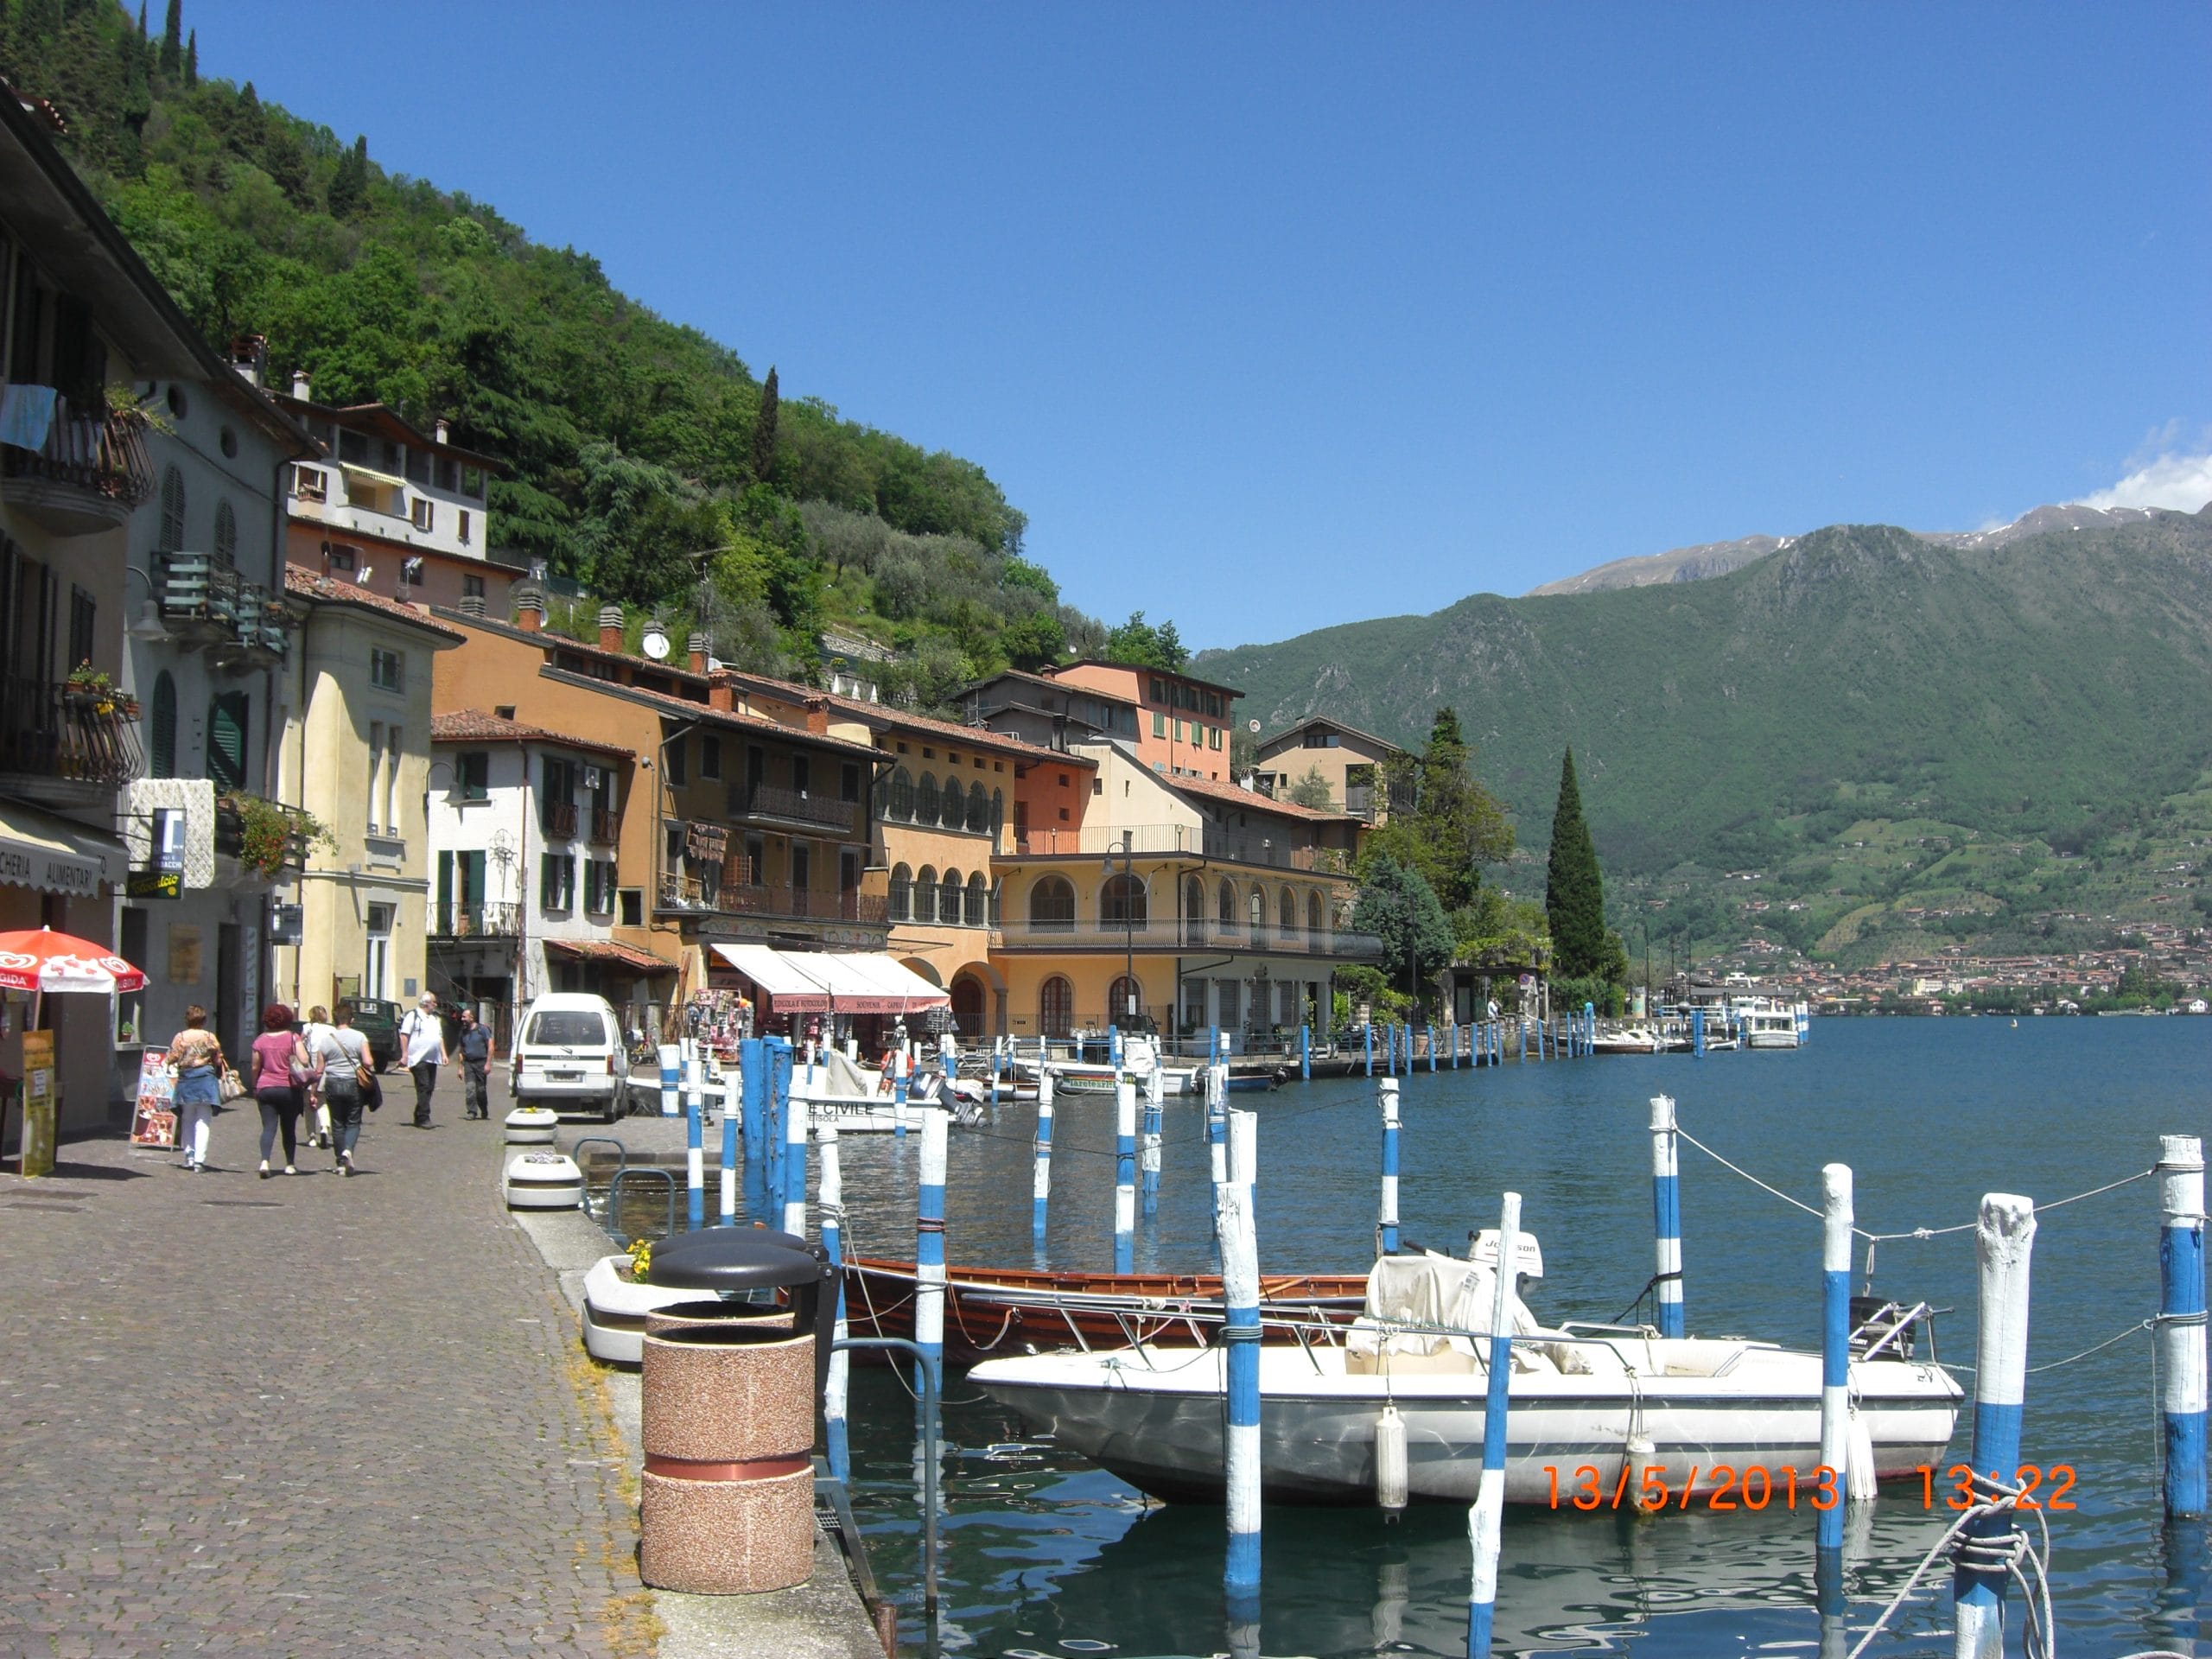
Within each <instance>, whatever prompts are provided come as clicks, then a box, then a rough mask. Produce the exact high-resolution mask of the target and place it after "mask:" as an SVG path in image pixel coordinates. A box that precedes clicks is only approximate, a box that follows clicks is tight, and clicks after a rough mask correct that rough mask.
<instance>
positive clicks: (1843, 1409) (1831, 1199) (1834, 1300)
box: [1814, 1164, 1856, 1556]
mask: <svg viewBox="0 0 2212 1659" xmlns="http://www.w3.org/2000/svg"><path fill="white" fill-rule="evenodd" d="M1855 1219H1856V1217H1855V1214H1854V1211H1853V1205H1852V1194H1851V1166H1850V1165H1848V1164H1824V1165H1822V1166H1821V1467H1822V1468H1824V1469H1827V1470H1829V1471H1833V1479H1834V1487H1833V1490H1834V1491H1835V1492H1836V1493H1837V1495H1838V1498H1839V1501H1838V1502H1837V1503H1833V1504H1831V1505H1829V1507H1828V1508H1827V1509H1825V1510H1815V1515H1816V1516H1817V1517H1818V1518H1817V1519H1816V1520H1815V1522H1814V1530H1815V1538H1814V1541H1815V1543H1816V1544H1817V1545H1818V1546H1819V1548H1821V1550H1822V1551H1823V1552H1826V1551H1828V1550H1834V1551H1835V1552H1837V1554H1839V1556H1840V1554H1841V1553H1842V1550H1843V1511H1844V1506H1843V1503H1841V1501H1840V1498H1841V1497H1842V1494H1843V1493H1844V1491H1845V1488H1846V1485H1847V1465H1848V1464H1849V1461H1850V1435H1851V1229H1852V1224H1853V1221H1854V1220H1855Z"/></svg>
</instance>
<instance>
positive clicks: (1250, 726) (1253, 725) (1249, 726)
mask: <svg viewBox="0 0 2212 1659" xmlns="http://www.w3.org/2000/svg"><path fill="white" fill-rule="evenodd" d="M1244 729H1245V730H1246V731H1248V732H1249V733H1251V734H1252V735H1253V736H1255V737H1257V736H1258V735H1259V734H1260V722H1259V721H1256V720H1248V721H1245V722H1244Z"/></svg>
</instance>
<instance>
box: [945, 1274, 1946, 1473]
mask: <svg viewBox="0 0 2212 1659" xmlns="http://www.w3.org/2000/svg"><path fill="white" fill-rule="evenodd" d="M1484 1241H1486V1242H1488V1248H1489V1250H1490V1253H1491V1259H1492V1261H1494V1260H1495V1256H1496V1249H1497V1247H1496V1243H1495V1241H1494V1238H1492V1237H1491V1236H1489V1235H1484ZM1522 1246H1523V1249H1522V1255H1521V1258H1520V1260H1521V1262H1522V1273H1523V1274H1528V1273H1529V1272H1530V1271H1531V1269H1530V1268H1529V1267H1528V1265H1527V1264H1528V1262H1529V1259H1530V1256H1531V1255H1533V1253H1534V1241H1533V1240H1530V1239H1528V1238H1526V1237H1525V1236H1524V1238H1523V1240H1522ZM1483 1250H1484V1242H1482V1241H1478V1244H1477V1247H1476V1257H1477V1259H1476V1260H1473V1261H1461V1260H1459V1259H1457V1258H1455V1257H1452V1256H1444V1255H1400V1256H1387V1257H1384V1258H1383V1260H1381V1261H1379V1262H1376V1264H1375V1268H1374V1270H1373V1272H1372V1273H1371V1274H1370V1276H1369V1279H1368V1293H1367V1306H1366V1310H1365V1313H1363V1316H1362V1317H1361V1318H1360V1319H1358V1320H1357V1321H1355V1322H1354V1323H1353V1324H1352V1325H1350V1326H1349V1327H1342V1328H1335V1329H1332V1328H1329V1327H1327V1326H1325V1325H1319V1324H1316V1325H1313V1327H1312V1328H1311V1329H1310V1330H1309V1331H1307V1332H1305V1333H1304V1334H1305V1336H1306V1340H1305V1341H1303V1342H1301V1343H1300V1344H1297V1345H1294V1346H1288V1347H1283V1346H1273V1345H1266V1344H1263V1345H1262V1347H1261V1350H1260V1397H1261V1413H1260V1423H1261V1457H1262V1473H1261V1480H1262V1489H1263V1490H1264V1491H1265V1492H1266V1493H1267V1495H1268V1497H1270V1498H1273V1499H1277V1500H1287V1501H1293V1502H1307V1503H1363V1502H1373V1501H1374V1500H1375V1495H1376V1452H1375V1448H1376V1430H1377V1425H1378V1423H1379V1422H1380V1421H1382V1419H1383V1412H1384V1408H1386V1407H1394V1408H1395V1410H1396V1412H1397V1414H1398V1415H1399V1416H1400V1417H1401V1418H1402V1420H1403V1423H1404V1433H1405V1440H1406V1452H1407V1469H1408V1491H1409V1494H1410V1496H1411V1497H1414V1498H1415V1499H1433V1500H1445V1501H1449V1502H1452V1503H1470V1502H1471V1501H1472V1500H1473V1498H1474V1496H1475V1488H1476V1483H1477V1479H1478V1476H1479V1474H1480V1472H1481V1467H1482V1441H1483V1419H1484V1393H1485V1390H1486V1389H1487V1388H1488V1382H1489V1379H1488V1376H1487V1371H1488V1363H1487V1362H1488V1351H1489V1336H1488V1327H1489V1309H1490V1304H1491V1283H1492V1278H1491V1275H1492V1271H1493V1269H1492V1267H1491V1264H1490V1263H1489V1262H1484V1261H1483V1260H1481V1259H1480V1258H1481V1256H1482V1254H1483ZM1533 1271H1534V1272H1535V1273H1536V1274H1541V1260H1540V1259H1539V1260H1538V1262H1537V1265H1536V1267H1535V1268H1534V1269H1533ZM1517 1276H1518V1275H1516V1277H1517ZM1511 1306H1512V1308H1513V1314H1512V1335H1513V1338H1514V1340H1513V1374H1512V1376H1511V1378H1510V1385H1509V1386H1510V1402H1511V1404H1510V1414H1509V1417H1508V1421H1507V1427H1506V1440H1507V1449H1506V1471H1505V1496H1506V1498H1507V1500H1508V1501H1509V1502H1511V1503H1538V1504H1553V1503H1560V1504H1564V1503H1571V1502H1572V1501H1573V1498H1574V1497H1576V1496H1577V1495H1579V1494H1580V1493H1581V1492H1582V1491H1583V1490H1584V1488H1585V1487H1586V1486H1588V1487H1590V1488H1591V1489H1592V1490H1595V1491H1599V1494H1600V1498H1601V1501H1602V1503H1605V1504H1606V1505H1608V1506H1611V1505H1613V1502H1614V1494H1615V1492H1616V1491H1617V1490H1618V1491H1622V1492H1623V1493H1624V1501H1623V1502H1622V1503H1620V1504H1618V1507H1632V1506H1633V1505H1634V1504H1635V1503H1636V1502H1637V1494H1638V1493H1639V1492H1643V1493H1646V1494H1649V1493H1655V1492H1660V1491H1663V1492H1664V1493H1665V1494H1667V1496H1668V1499H1669V1503H1673V1504H1679V1503H1681V1499H1682V1496H1683V1494H1684V1493H1685V1492H1686V1491H1688V1492H1689V1493H1691V1494H1692V1495H1693V1497H1694V1498H1696V1499H1697V1500H1698V1501H1700V1503H1701V1502H1703V1501H1704V1500H1705V1499H1706V1498H1707V1497H1709V1496H1712V1495H1719V1496H1720V1497H1724V1498H1726V1497H1727V1495H1728V1491H1729V1490H1730V1489H1731V1488H1732V1487H1734V1486H1736V1485H1738V1484H1740V1483H1742V1482H1744V1481H1745V1480H1753V1481H1756V1483H1757V1484H1758V1488H1759V1489H1760V1491H1759V1494H1758V1496H1759V1501H1760V1504H1761V1506H1762V1507H1764V1503H1766V1502H1767V1501H1769V1498H1768V1496H1767V1494H1771V1501H1772V1502H1775V1503H1783V1504H1785V1505H1786V1503H1788V1501H1789V1499H1788V1498H1785V1497H1784V1491H1785V1487H1786V1488H1787V1491H1788V1493H1789V1497H1794V1499H1795V1501H1796V1503H1800V1504H1810V1503H1813V1502H1814V1501H1815V1495H1816V1494H1817V1493H1818V1492H1819V1491H1822V1490H1828V1491H1834V1492H1835V1493H1836V1494H1837V1495H1838V1496H1839V1497H1840V1495H1841V1493H1842V1491H1843V1487H1844V1482H1845V1479H1846V1472H1845V1471H1835V1472H1834V1474H1833V1475H1832V1476H1828V1477H1826V1478H1827V1480H1829V1481H1830V1483H1831V1484H1830V1485H1829V1486H1827V1488H1825V1489H1823V1487H1822V1485H1821V1482H1822V1479H1823V1477H1822V1476H1821V1474H1820V1473H1819V1465H1820V1449H1819V1448H1820V1419H1821V1357H1820V1356H1819V1355H1818V1354H1817V1353H1803V1352H1792V1351H1787V1350H1784V1349H1783V1348H1780V1347H1778V1346H1777V1345H1776V1344H1772V1343H1765V1342H1753V1341H1750V1340H1746V1339H1745V1338H1732V1337H1731V1338H1694V1337H1692V1338H1662V1337H1660V1336H1658V1335H1656V1333H1654V1332H1650V1331H1649V1330H1645V1329H1633V1330H1631V1329H1624V1328H1620V1327H1606V1326H1596V1325H1573V1324H1569V1325H1560V1326H1556V1327H1546V1326H1543V1325H1540V1324H1538V1323H1537V1321H1536V1319H1535V1316H1534V1315H1533V1314H1531V1313H1529V1310H1528V1307H1527V1306H1526V1305H1525V1304H1524V1303H1522V1301H1521V1300H1520V1298H1519V1297H1518V1296H1517V1295H1516V1296H1514V1297H1513V1298H1511ZM1916 1312H1917V1310H1916ZM1909 1331H1910V1321H1909V1319H1908V1320H1907V1322H1905V1323H1904V1324H1902V1325H1900V1326H1899V1327H1898V1328H1897V1330H1895V1331H1893V1332H1890V1333H1889V1334H1888V1335H1887V1336H1886V1337H1885V1338H1884V1339H1883V1342H1882V1344H1880V1345H1882V1346H1886V1347H1887V1348H1888V1350H1889V1351H1887V1352H1877V1350H1876V1349H1873V1348H1870V1349H1869V1352H1870V1353H1874V1354H1876V1357H1855V1358H1854V1359H1853V1362H1852V1365H1851V1391H1852V1396H1853V1402H1854V1403H1855V1408H1856V1410H1855V1415H1854V1419H1853V1436H1852V1438H1853V1442H1854V1444H1855V1446H1856V1447H1857V1448H1858V1452H1857V1456H1856V1458H1855V1459H1854V1461H1855V1462H1857V1463H1859V1464H1860V1465H1868V1466H1871V1469H1872V1473H1873V1474H1874V1475H1875V1476H1876V1477H1878V1478H1885V1479H1889V1478H1906V1477H1909V1476H1910V1475H1911V1474H1913V1473H1914V1472H1915V1471H1916V1468H1917V1467H1918V1465H1922V1464H1926V1463H1934V1462H1936V1461H1938V1460H1939V1459H1940V1457H1941V1454H1942V1451H1943V1448H1944V1446H1946V1445H1947V1444H1948V1442H1949V1440H1950V1438H1951V1430H1952V1427H1953V1426H1954V1423H1955V1420H1956V1418H1957V1415H1958V1408H1959V1402H1960V1399H1961V1391H1960V1389H1959V1386H1958V1384H1957V1383H1955V1382H1953V1381H1952V1380H1951V1378H1950V1376H1948V1374H1947V1373H1945V1372H1944V1371H1943V1370H1942V1368H1941V1367H1940V1366H1937V1365H1936V1364H1934V1363H1929V1362H1925V1361H1919V1360H1915V1359H1913V1358H1910V1357H1903V1356H1901V1355H1900V1354H1899V1353H1898V1352H1897V1350H1898V1349H1900V1348H1902V1347H1904V1344H1905V1338H1906V1337H1907V1335H1908V1334H1909ZM1223 1368H1224V1350H1223V1348H1222V1346H1221V1345H1220V1344H1215V1345H1213V1346H1211V1347H1205V1348H1191V1347H1186V1348H1181V1349H1176V1348H1166V1347H1161V1346H1158V1345H1155V1344H1140V1345H1138V1346H1135V1347H1129V1348H1122V1349H1118V1350H1114V1351H1092V1352H1074V1353H1052V1354H1036V1355H1028V1356H1023V1357H1010V1358H1005V1359H993V1360H988V1361H986V1362H984V1363H982V1364H981V1365H978V1366H976V1367H975V1368H974V1369H973V1370H970V1371H969V1373H968V1375H969V1380H971V1381H972V1382H974V1383H976V1384H977V1385H978V1386H979V1387H981V1388H982V1389H983V1390H984V1391H985V1392H986V1393H988V1394H989V1395H991V1396H992V1397H993V1398H994V1399H995V1400H997V1401H999V1402H1001V1403H1002V1404H1005V1405H1007V1406H1009V1407H1011V1408H1013V1409H1014V1410H1015V1411H1017V1412H1019V1413H1020V1414H1021V1415H1022V1416H1023V1418H1025V1419H1026V1420H1027V1421H1029V1422H1031V1423H1033V1424H1034V1425H1035V1426H1037V1427H1039V1428H1042V1429H1045V1430H1047V1431H1049V1432H1050V1433H1052V1435H1053V1437H1054V1438H1055V1439H1056V1440H1058V1441H1059V1442H1060V1443H1062V1444H1063V1445H1065V1446H1070V1447H1071V1448H1072V1449H1074V1450H1075V1451H1077V1452H1081V1453H1082V1454H1083V1455H1084V1456H1085V1457H1087V1458H1090V1459H1092V1460H1093V1461H1095V1462H1096V1463H1098V1464H1100V1465H1103V1467H1105V1468H1106V1469H1108V1470H1109V1471H1112V1472H1113V1473H1115V1474H1116V1475H1118V1476H1120V1477H1121V1478H1122V1479H1124V1480H1126V1481H1128V1482H1129V1483H1130V1484H1132V1485H1135V1486H1137V1487H1139V1488H1141V1490H1143V1491H1147V1492H1149V1493H1151V1494H1152V1495H1154V1497H1160V1498H1165V1499H1168V1500H1170V1501H1173V1500H1195V1501H1199V1502H1205V1503H1218V1502H1219V1501H1220V1499H1221V1490H1222V1453H1221V1442H1222V1399H1223V1380H1224V1379H1223ZM1586 1471H1589V1472H1586ZM1752 1471H1757V1472H1756V1473H1753V1472H1752ZM1862 1472H1863V1471H1862ZM1822 1507H1825V1503H1823V1505H1822Z"/></svg>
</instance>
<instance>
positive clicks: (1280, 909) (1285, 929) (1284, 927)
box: [1275, 887, 1298, 944]
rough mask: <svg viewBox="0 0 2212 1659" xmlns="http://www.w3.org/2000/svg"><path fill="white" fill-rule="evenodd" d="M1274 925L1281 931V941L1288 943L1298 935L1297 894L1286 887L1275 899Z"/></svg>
mask: <svg viewBox="0 0 2212 1659" xmlns="http://www.w3.org/2000/svg"><path fill="white" fill-rule="evenodd" d="M1275 925H1276V926H1277V927H1278V928H1279V929H1280V930H1281V934H1282V938H1281V943H1282V944H1289V943H1290V942H1291V941H1292V940H1293V939H1295V938H1297V937H1298V895H1297V894H1296V893H1293V892H1292V891H1291V890H1290V889H1289V888H1288V887H1285V888H1284V889H1283V890H1282V896H1281V898H1279V899H1276V900H1275Z"/></svg>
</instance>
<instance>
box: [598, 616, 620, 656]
mask: <svg viewBox="0 0 2212 1659" xmlns="http://www.w3.org/2000/svg"><path fill="white" fill-rule="evenodd" d="M599 648H600V649H601V651H616V652H619V651H620V650H621V649H622V607H620V605H602V606H601V607H599Z"/></svg>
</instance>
